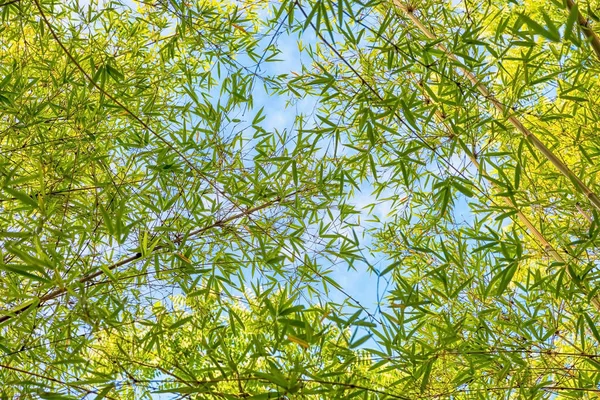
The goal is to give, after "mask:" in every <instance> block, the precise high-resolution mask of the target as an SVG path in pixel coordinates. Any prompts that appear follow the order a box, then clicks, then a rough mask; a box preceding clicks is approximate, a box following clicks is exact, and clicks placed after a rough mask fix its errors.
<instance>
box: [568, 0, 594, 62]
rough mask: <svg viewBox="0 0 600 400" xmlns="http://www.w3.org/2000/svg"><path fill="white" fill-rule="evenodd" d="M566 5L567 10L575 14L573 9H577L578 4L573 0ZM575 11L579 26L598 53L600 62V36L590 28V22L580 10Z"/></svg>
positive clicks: (569, 0)
mask: <svg viewBox="0 0 600 400" xmlns="http://www.w3.org/2000/svg"><path fill="white" fill-rule="evenodd" d="M566 5H567V10H569V12H573V8H575V7H576V4H575V2H573V0H567V1H566ZM575 11H576V12H577V24H578V25H579V27H580V28H581V31H582V32H583V34H584V35H585V37H587V39H588V41H589V42H590V45H591V46H592V49H593V50H594V53H596V56H597V57H598V60H600V39H598V36H597V35H596V33H595V32H594V31H593V30H592V28H591V27H590V24H589V22H588V20H587V19H586V18H584V17H583V15H581V13H580V12H579V9H577V10H575Z"/></svg>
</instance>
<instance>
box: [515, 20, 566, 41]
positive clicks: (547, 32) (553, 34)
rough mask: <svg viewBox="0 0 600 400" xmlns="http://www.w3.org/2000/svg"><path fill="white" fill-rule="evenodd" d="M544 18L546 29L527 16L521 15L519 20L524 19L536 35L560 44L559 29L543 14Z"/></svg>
mask: <svg viewBox="0 0 600 400" xmlns="http://www.w3.org/2000/svg"><path fill="white" fill-rule="evenodd" d="M543 16H544V20H545V21H546V28H544V27H543V26H542V25H540V24H538V23H537V22H535V21H534V20H532V19H531V18H530V17H528V16H527V15H525V14H520V15H519V18H520V19H522V20H523V21H524V22H525V23H526V24H527V26H529V28H531V29H532V30H533V31H534V32H535V33H536V34H538V35H540V36H543V37H545V38H546V39H548V40H550V41H552V42H560V34H559V33H558V28H557V27H556V26H554V24H553V23H552V21H551V20H550V19H549V18H548V17H547V16H546V14H543Z"/></svg>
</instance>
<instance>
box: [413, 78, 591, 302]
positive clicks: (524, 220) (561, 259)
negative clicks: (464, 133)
mask: <svg viewBox="0 0 600 400" xmlns="http://www.w3.org/2000/svg"><path fill="white" fill-rule="evenodd" d="M411 77H412V78H413V80H414V81H415V83H416V85H417V86H418V87H419V88H420V89H421V93H422V95H423V96H424V97H425V99H426V100H427V101H430V102H434V101H433V100H432V99H431V98H430V97H429V96H427V94H426V92H425V90H424V87H423V83H421V82H418V81H416V78H415V77H414V75H412V74H411ZM435 116H436V118H437V119H438V121H439V122H440V123H441V124H442V125H444V127H445V128H446V131H447V132H448V133H450V134H452V135H454V136H458V135H457V134H456V133H455V132H454V129H452V126H450V124H448V122H447V121H446V118H445V117H444V115H443V114H442V112H441V111H440V110H439V108H438V109H436V110H435ZM466 153H467V156H468V157H469V159H470V160H471V162H472V163H473V165H474V166H475V168H477V170H478V171H479V172H480V173H481V174H482V176H483V177H484V178H486V179H487V180H488V182H490V184H491V185H492V186H495V185H494V182H493V181H492V180H491V179H489V178H488V177H487V175H485V174H483V172H484V171H483V169H482V168H481V164H479V162H478V161H477V159H476V158H475V156H474V155H473V154H471V153H469V152H466ZM502 199H503V200H504V203H505V204H506V205H507V207H508V208H510V209H514V210H515V211H516V212H517V217H518V218H519V221H521V223H522V224H523V225H525V226H526V227H527V229H528V230H529V232H530V233H531V234H532V235H533V236H534V237H535V238H536V239H537V241H538V242H539V243H540V246H541V247H542V248H543V249H544V250H545V251H546V253H548V254H550V256H551V257H552V258H553V259H554V261H556V262H558V263H561V264H563V265H564V266H565V267H566V266H567V263H568V261H567V260H565V258H564V257H563V256H562V255H561V254H560V253H559V252H558V251H557V250H556V248H554V246H552V245H551V244H550V242H549V241H548V240H547V239H546V237H545V236H544V235H543V234H542V233H541V232H540V231H539V230H538V229H537V228H536V227H535V226H534V225H533V224H532V223H531V221H530V220H529V218H527V216H526V215H525V214H523V212H521V210H520V209H519V207H518V206H517V205H516V204H515V202H513V201H512V200H511V199H510V198H509V197H502ZM577 207H578V208H580V207H579V203H578V204H577ZM584 215H585V214H584ZM565 270H566V272H567V274H568V275H569V277H570V278H571V279H572V280H573V281H574V282H575V283H576V284H577V286H578V287H579V288H580V289H582V291H583V292H584V293H585V294H587V292H588V290H587V289H586V288H585V287H584V286H583V284H582V283H581V282H579V281H578V280H577V279H576V277H573V276H571V273H570V272H569V268H565ZM591 302H592V304H593V305H594V307H596V309H597V310H598V311H600V298H598V297H593V298H592V299H591Z"/></svg>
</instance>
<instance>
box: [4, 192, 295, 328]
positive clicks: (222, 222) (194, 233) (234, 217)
mask: <svg viewBox="0 0 600 400" xmlns="http://www.w3.org/2000/svg"><path fill="white" fill-rule="evenodd" d="M299 193H300V191H295V192H293V193H290V194H288V195H287V196H283V197H279V196H278V197H276V198H275V199H273V200H270V201H268V202H266V203H263V204H261V205H259V206H256V207H252V208H248V209H246V210H244V211H242V212H240V213H237V214H234V215H231V216H229V217H227V218H223V219H219V220H217V221H215V222H213V223H212V224H210V225H207V226H204V227H202V228H198V229H196V230H194V231H192V232H190V233H188V234H187V235H186V236H185V237H186V238H187V239H189V238H192V237H196V236H200V235H202V234H203V233H205V232H206V231H209V230H211V229H213V228H217V227H220V226H224V225H225V224H227V223H229V222H232V221H235V220H237V219H240V218H243V217H247V216H250V215H251V214H254V213H256V212H258V211H260V210H264V209H265V208H268V207H270V206H272V205H274V204H277V203H280V202H281V201H284V200H286V199H288V198H290V197H293V196H295V195H297V194H299ZM182 242H183V238H178V239H175V240H173V241H172V244H181V243H182ZM172 244H159V245H157V246H155V247H154V248H153V249H152V250H151V254H156V253H158V252H159V251H161V250H166V249H169V248H170V247H171V245H172ZM142 257H143V255H142V253H139V252H138V253H133V254H130V255H129V256H128V257H126V258H124V259H122V260H121V261H119V262H116V263H114V264H111V265H109V266H108V267H106V268H105V269H103V270H99V271H96V272H93V273H91V274H88V275H85V276H83V277H82V278H80V279H78V280H77V283H87V282H90V281H92V280H94V279H95V278H97V277H99V276H102V275H104V274H105V271H106V270H107V269H108V270H109V271H112V270H114V269H116V268H119V267H122V266H124V265H128V264H131V263H132V262H134V261H136V260H139V259H141V258H142ZM69 290H73V289H72V288H69V289H67V288H60V289H55V290H53V291H51V292H50V293H48V294H46V295H44V296H42V297H40V298H39V299H38V300H39V301H36V302H28V303H27V304H25V305H23V306H18V307H17V308H15V309H13V310H5V311H4V313H6V315H3V316H1V317H0V324H1V323H3V322H5V321H8V320H10V319H12V318H14V317H16V316H18V315H19V314H21V313H23V312H25V311H27V310H29V309H32V308H40V307H42V306H43V305H44V304H46V303H48V302H49V301H51V300H54V299H56V298H58V297H60V296H62V295H63V294H65V293H67V292H68V291H69Z"/></svg>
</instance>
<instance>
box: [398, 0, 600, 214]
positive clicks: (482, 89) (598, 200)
mask: <svg viewBox="0 0 600 400" xmlns="http://www.w3.org/2000/svg"><path fill="white" fill-rule="evenodd" d="M392 1H393V3H394V5H395V6H396V7H397V8H398V9H399V10H401V11H402V12H403V13H404V15H406V16H407V17H408V18H409V19H410V20H411V21H412V22H413V23H414V24H415V25H416V26H417V28H418V29H419V30H420V31H421V32H422V33H423V34H424V35H425V36H427V37H428V38H429V39H431V40H434V41H435V42H436V45H435V46H436V47H437V48H438V49H439V50H441V51H442V52H444V54H446V56H447V57H448V58H449V59H451V60H453V61H455V62H456V63H457V64H458V69H459V70H460V71H461V72H462V74H463V75H464V76H465V77H466V78H467V79H469V81H471V83H472V84H473V85H474V86H475V88H477V90H478V91H479V93H481V94H482V95H483V97H485V98H486V99H487V100H489V101H490V102H491V103H492V105H493V106H494V108H496V110H498V112H499V113H500V114H501V115H507V116H508V121H509V122H510V123H511V124H512V125H513V126H514V127H515V128H516V129H517V130H518V131H519V132H521V134H522V135H523V136H524V137H525V138H526V139H528V140H529V141H530V142H531V143H532V144H533V146H535V148H537V149H538V151H539V152H540V153H542V154H543V155H544V157H546V159H547V160H548V161H550V162H551V163H552V164H554V166H555V167H556V169H558V170H559V171H560V173H562V174H563V175H564V176H565V177H566V178H568V179H569V180H570V181H571V182H573V184H574V185H575V187H576V188H577V189H578V190H579V191H581V192H582V193H584V194H585V195H586V197H587V198H588V199H589V200H590V202H591V203H592V204H593V205H594V206H595V207H596V208H598V209H599V210H600V197H598V195H596V194H595V193H594V192H593V191H592V190H591V189H590V188H589V187H588V186H587V185H586V184H585V183H584V182H583V181H582V180H581V179H579V177H577V175H575V174H574V173H573V171H571V170H570V169H569V167H567V165H566V164H565V163H564V162H562V161H561V160H560V159H559V158H558V157H557V156H556V155H554V153H552V151H551V150H550V149H548V147H546V145H545V144H544V143H543V142H542V141H540V140H539V139H538V138H537V136H535V135H534V134H533V133H532V132H531V131H530V130H529V129H527V128H526V127H525V125H523V124H522V123H521V121H520V120H518V119H517V118H516V117H515V116H514V115H510V114H509V111H510V110H509V109H508V107H506V106H505V105H504V104H502V103H501V102H500V101H498V99H496V97H495V96H494V95H493V94H491V93H490V91H489V90H488V89H487V87H486V86H485V85H484V84H483V83H481V82H480V81H479V80H478V79H477V77H476V76H475V75H474V74H473V73H472V72H471V71H470V70H468V69H467V68H466V67H464V66H463V64H462V63H461V62H460V60H459V59H458V58H457V57H456V56H455V55H454V54H453V53H452V52H451V51H450V50H449V49H448V48H447V47H446V46H444V45H443V44H442V43H440V42H439V40H438V37H437V36H436V35H434V34H433V33H432V32H431V31H430V30H429V29H427V27H425V25H423V23H422V22H421V20H420V19H419V18H418V17H417V16H416V15H415V14H414V9H413V8H409V7H407V6H406V5H405V4H402V3H401V0H392Z"/></svg>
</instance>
